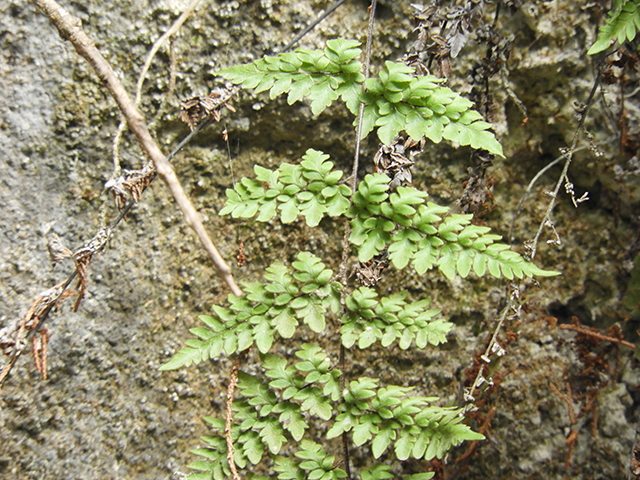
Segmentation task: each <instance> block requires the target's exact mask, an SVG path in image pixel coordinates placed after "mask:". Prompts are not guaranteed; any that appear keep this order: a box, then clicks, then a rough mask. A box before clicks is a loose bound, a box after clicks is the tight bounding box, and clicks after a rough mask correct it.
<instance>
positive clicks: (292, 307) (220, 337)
mask: <svg viewBox="0 0 640 480" xmlns="http://www.w3.org/2000/svg"><path fill="white" fill-rule="evenodd" d="M332 277H333V272H332V271H331V270H330V269H328V268H325V265H324V263H322V262H321V261H320V260H319V259H318V258H317V257H316V256H314V255H312V254H310V253H308V252H301V253H299V254H298V256H297V261H296V262H294V263H293V265H292V266H291V268H289V267H286V266H285V265H284V264H282V263H281V262H275V263H273V264H272V265H271V266H270V267H268V268H267V273H266V274H265V276H264V278H265V282H264V283H262V282H250V283H249V282H247V283H245V284H243V287H244V290H245V292H246V296H243V297H238V296H235V295H233V294H230V295H229V297H228V300H229V303H230V305H229V308H227V307H222V306H218V305H216V306H214V308H213V310H214V315H212V316H209V315H202V316H200V320H201V321H202V322H203V323H204V324H205V325H206V327H207V328H204V327H199V328H194V329H192V330H191V333H193V334H194V335H196V336H197V337H198V338H199V339H191V340H187V341H186V342H185V344H186V347H185V348H183V349H181V350H180V351H178V352H177V353H176V354H175V355H174V356H173V358H172V359H171V360H169V361H168V362H167V363H165V364H164V365H162V366H161V367H160V370H174V369H177V368H180V367H183V366H189V365H191V364H198V363H200V362H202V361H203V360H208V359H214V358H217V357H218V356H220V355H221V354H222V352H224V353H226V354H227V355H231V354H233V353H235V352H239V351H243V350H246V349H247V348H249V347H250V346H251V345H253V344H254V343H255V345H256V347H258V350H259V351H260V352H261V353H267V352H268V351H269V350H270V349H271V346H272V344H273V341H274V339H275V336H276V334H278V335H280V336H281V337H283V338H291V337H292V336H293V335H294V333H295V331H296V329H297V328H298V326H299V325H300V323H304V324H306V325H307V326H308V327H309V328H310V329H311V330H312V331H313V332H315V333H320V332H322V331H323V330H324V329H325V326H326V321H325V318H326V316H327V314H328V312H330V311H332V312H334V313H335V312H337V311H338V309H339V308H340V296H339V291H340V289H341V285H340V284H339V283H337V282H331V278H332Z"/></svg>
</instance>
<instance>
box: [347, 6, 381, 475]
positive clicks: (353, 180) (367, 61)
mask: <svg viewBox="0 0 640 480" xmlns="http://www.w3.org/2000/svg"><path fill="white" fill-rule="evenodd" d="M376 4H377V0H372V1H371V5H370V6H369V30H368V34H367V48H366V52H365V62H364V78H365V81H366V79H367V78H369V68H370V66H371V44H372V43H373V22H374V20H375V15H376ZM363 85H364V83H363ZM363 116H364V103H362V102H361V103H360V112H359V114H358V126H357V128H356V148H355V154H354V159H353V170H352V172H351V176H352V178H351V193H352V195H351V201H352V202H353V196H354V195H353V194H354V193H355V192H356V188H357V186H358V163H359V159H360V137H361V136H362V123H363ZM350 234H351V227H350V225H349V223H347V226H346V228H345V232H344V237H343V239H342V259H341V262H340V277H341V280H342V285H343V286H344V287H346V286H347V264H348V260H349V251H350V247H349V235H350ZM346 290H347V289H346V288H343V289H342V292H341V293H340V305H341V308H340V309H341V312H340V313H341V315H342V314H344V309H345V301H346ZM345 365H346V349H345V348H344V345H343V344H342V341H340V372H342V375H341V377H340V386H341V388H340V390H341V391H344V389H345V383H346V375H345V373H346V367H345ZM341 440H342V454H343V457H344V467H345V472H346V474H347V478H348V479H350V478H351V467H350V465H349V463H350V462H349V446H348V442H347V440H348V439H347V434H346V432H345V433H343V434H342V438H341Z"/></svg>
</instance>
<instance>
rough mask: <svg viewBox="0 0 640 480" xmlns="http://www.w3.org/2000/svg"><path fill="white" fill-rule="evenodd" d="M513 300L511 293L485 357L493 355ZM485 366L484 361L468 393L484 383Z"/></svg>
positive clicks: (471, 393) (471, 392)
mask: <svg viewBox="0 0 640 480" xmlns="http://www.w3.org/2000/svg"><path fill="white" fill-rule="evenodd" d="M513 300H514V296H513V295H509V301H508V302H507V305H506V306H505V307H504V309H503V310H502V312H500V318H499V319H498V325H497V326H496V328H495V330H494V332H493V336H492V337H491V341H490V342H489V345H487V349H486V351H485V352H484V355H483V357H485V358H489V355H491V351H492V348H493V345H494V343H495V342H496V338H498V333H500V329H501V328H502V324H503V323H504V321H505V320H506V318H507V314H508V313H509V310H510V309H511V307H512V306H513ZM484 367H485V364H484V363H482V364H481V365H480V370H478V374H477V375H476V378H475V380H474V381H473V385H471V388H469V391H468V393H469V395H471V396H473V392H475V390H476V388H478V387H480V385H482V383H483V382H482V381H481V379H483V378H484V377H483V375H482V374H483V373H484Z"/></svg>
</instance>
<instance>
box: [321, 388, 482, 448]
mask: <svg viewBox="0 0 640 480" xmlns="http://www.w3.org/2000/svg"><path fill="white" fill-rule="evenodd" d="M412 390H413V388H412V387H409V388H407V387H400V386H394V385H391V386H387V387H384V388H379V387H378V380H377V379H372V378H367V377H362V378H359V379H358V380H355V381H352V382H350V384H349V388H348V391H347V392H346V394H345V395H344V403H343V404H342V405H341V410H342V413H340V414H339V415H338V416H337V417H336V420H335V422H334V424H333V426H332V427H331V428H330V429H329V431H328V432H327V438H329V439H331V438H336V437H338V436H339V435H341V434H342V433H343V432H351V436H352V439H353V442H354V443H355V444H356V445H357V446H360V445H363V444H365V443H367V442H370V443H371V451H372V453H373V456H374V458H380V456H382V454H383V453H384V452H385V451H386V450H387V448H388V447H390V446H392V445H393V447H394V451H395V454H396V457H397V458H398V459H399V460H407V459H408V458H410V457H413V458H415V459H418V460H420V459H423V458H424V459H425V460H431V459H433V458H434V457H438V458H442V457H443V456H444V455H445V454H446V453H447V452H448V451H449V450H450V449H451V447H452V446H455V445H458V444H459V443H461V442H463V441H464V440H482V439H483V438H484V436H482V435H480V434H479V433H475V432H473V431H472V430H471V429H470V428H469V427H468V426H467V425H465V424H463V423H462V420H463V419H464V417H463V416H462V409H455V408H446V407H434V406H427V405H428V404H430V403H432V402H434V401H435V400H437V398H434V397H420V396H411V395H410V393H411V392H412Z"/></svg>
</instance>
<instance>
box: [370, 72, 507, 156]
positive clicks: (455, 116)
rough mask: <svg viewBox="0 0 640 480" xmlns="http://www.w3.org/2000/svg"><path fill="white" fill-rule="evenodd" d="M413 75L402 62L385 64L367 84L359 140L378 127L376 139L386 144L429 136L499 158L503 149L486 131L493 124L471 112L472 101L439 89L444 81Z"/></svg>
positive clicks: (435, 141)
mask: <svg viewBox="0 0 640 480" xmlns="http://www.w3.org/2000/svg"><path fill="white" fill-rule="evenodd" d="M412 73H413V69H412V68H411V67H409V66H407V65H405V64H404V63H402V62H386V63H385V68H383V69H382V70H381V71H380V73H379V74H378V77H377V78H370V79H368V80H367V81H366V82H365V86H366V88H367V91H366V93H364V94H363V95H362V96H361V99H362V101H363V102H364V103H365V105H366V106H365V109H364V116H363V131H362V133H363V136H365V135H367V134H368V133H369V132H371V130H373V128H374V127H379V128H378V137H379V138H380V141H382V143H384V144H386V145H389V144H391V142H392V141H393V139H394V138H395V136H396V135H398V133H400V132H401V131H406V132H407V134H408V135H409V136H410V137H411V138H413V139H414V140H420V139H421V138H422V137H427V138H428V139H429V140H431V141H432V142H434V143H440V142H441V141H442V139H443V138H444V139H445V140H450V141H452V142H456V143H459V144H460V145H471V146H472V147H473V148H483V149H485V150H488V151H489V152H491V153H495V154H497V155H502V147H501V145H500V144H499V143H498V141H497V140H496V138H495V136H494V135H493V133H491V132H489V131H488V129H489V128H491V125H490V124H488V123H486V122H484V121H482V115H480V113H478V112H476V111H475V110H471V107H473V103H472V102H470V101H469V100H467V99H466V98H464V97H461V96H460V95H458V94H457V93H455V92H453V91H452V90H450V89H448V88H446V87H441V86H439V84H440V83H442V79H439V78H437V77H434V76H433V75H427V76H424V77H415V76H414V75H412Z"/></svg>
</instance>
